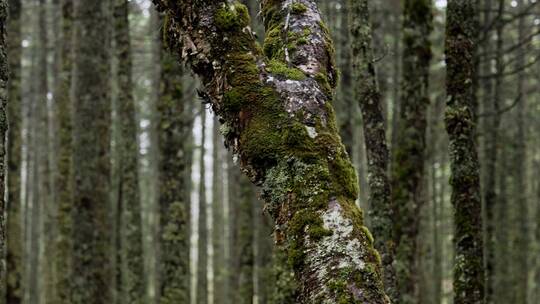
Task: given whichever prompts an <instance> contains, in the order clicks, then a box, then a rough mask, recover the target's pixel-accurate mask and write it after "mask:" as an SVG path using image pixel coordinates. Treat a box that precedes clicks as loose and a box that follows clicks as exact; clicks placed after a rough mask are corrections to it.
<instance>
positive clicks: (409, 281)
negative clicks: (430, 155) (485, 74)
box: [392, 0, 433, 304]
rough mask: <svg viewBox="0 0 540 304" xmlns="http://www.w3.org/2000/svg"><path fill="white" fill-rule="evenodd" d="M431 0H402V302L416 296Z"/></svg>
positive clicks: (397, 159) (397, 225) (398, 161)
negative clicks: (403, 0)
mask: <svg viewBox="0 0 540 304" xmlns="http://www.w3.org/2000/svg"><path fill="white" fill-rule="evenodd" d="M431 6H432V5H431V0H406V1H405V2H404V6H403V31H402V34H403V37H402V39H403V58H402V75H403V77H402V83H401V98H400V102H401V103H400V108H399V110H400V112H399V117H398V123H397V130H395V132H396V136H397V141H396V145H395V147H392V148H393V165H392V203H393V204H394V206H395V211H394V237H395V243H396V255H395V258H396V278H397V286H398V298H399V299H400V303H403V304H406V303H416V302H417V301H418V296H419V292H420V291H419V287H418V281H419V278H420V277H419V276H420V274H419V269H418V256H419V255H418V234H419V227H420V216H419V214H420V211H421V209H422V206H423V205H424V202H425V197H424V196H425V193H424V189H423V188H424V187H423V185H424V175H425V174H424V165H425V164H424V162H425V161H424V160H425V150H426V127H427V122H426V119H427V107H428V105H429V93H428V89H429V67H430V61H431V57H432V52H431V43H430V41H429V38H430V37H429V36H430V33H431V31H432V23H433V15H432V8H431Z"/></svg>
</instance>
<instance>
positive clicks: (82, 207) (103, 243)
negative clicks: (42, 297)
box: [71, 0, 112, 304]
mask: <svg viewBox="0 0 540 304" xmlns="http://www.w3.org/2000/svg"><path fill="white" fill-rule="evenodd" d="M108 7H109V3H108V1H91V2H87V1H81V0H78V1H75V2H74V17H75V18H74V31H75V33H74V42H73V54H74V60H73V65H74V67H73V83H72V85H73V88H72V92H73V95H72V96H74V98H75V99H74V111H73V113H74V116H73V177H74V188H73V193H74V195H73V197H74V199H73V210H72V216H73V232H72V233H73V272H72V274H73V278H72V279H71V282H72V283H73V286H72V290H71V291H72V298H71V303H74V304H75V303H76V304H78V303H85V304H92V303H95V304H98V303H111V302H112V293H111V289H110V288H109V285H110V282H111V275H112V271H111V268H112V263H111V258H110V253H111V250H110V245H111V237H110V232H111V223H110V217H109V215H108V210H109V195H110V192H109V181H110V124H111V117H110V115H111V112H110V110H111V106H110V100H109V95H108V91H109V90H108V87H109V52H108V50H107V45H108V42H109V40H108V34H107V33H108V28H109V27H108V22H109V17H108V16H107V13H106V12H107V9H108Z"/></svg>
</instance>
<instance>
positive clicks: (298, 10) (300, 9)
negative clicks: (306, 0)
mask: <svg viewBox="0 0 540 304" xmlns="http://www.w3.org/2000/svg"><path fill="white" fill-rule="evenodd" d="M306 11H307V7H306V6H305V5H304V4H302V3H298V2H295V3H293V5H292V7H291V12H292V13H293V14H295V15H301V14H303V13H305V12H306Z"/></svg>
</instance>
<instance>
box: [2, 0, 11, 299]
mask: <svg viewBox="0 0 540 304" xmlns="http://www.w3.org/2000/svg"><path fill="white" fill-rule="evenodd" d="M7 16H8V3H7V1H5V0H1V1H0V283H1V284H0V297H1V298H2V299H5V296H6V293H5V291H6V290H5V288H6V287H5V282H6V260H5V259H6V258H5V253H6V225H5V219H4V214H5V211H6V201H5V199H4V193H5V184H6V168H5V165H4V164H5V163H6V155H7V152H8V151H7V150H8V149H7V147H6V135H7V131H8V121H7V106H8V96H9V86H8V80H9V61H8V53H7V51H8V41H7V32H8V29H7V26H6V25H7V22H6V21H7Z"/></svg>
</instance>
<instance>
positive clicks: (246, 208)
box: [231, 168, 255, 304]
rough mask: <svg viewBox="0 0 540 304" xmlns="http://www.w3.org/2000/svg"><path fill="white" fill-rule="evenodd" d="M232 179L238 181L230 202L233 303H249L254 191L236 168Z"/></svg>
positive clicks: (251, 298)
mask: <svg viewBox="0 0 540 304" xmlns="http://www.w3.org/2000/svg"><path fill="white" fill-rule="evenodd" d="M233 169H234V170H235V171H236V174H235V175H234V176H235V178H234V179H233V181H236V182H237V183H238V185H237V188H236V190H237V191H238V193H236V195H235V196H234V198H235V201H232V202H231V205H232V206H233V208H234V211H233V212H234V219H233V223H234V231H233V235H234V237H233V238H234V243H233V244H232V246H233V248H234V249H233V250H234V253H235V254H234V259H235V263H234V266H235V267H234V268H233V269H232V271H233V273H234V278H235V280H234V283H233V289H234V290H235V293H234V294H235V297H234V300H233V303H239V304H250V303H252V301H253V292H254V290H253V266H254V254H253V253H254V252H253V249H254V248H253V232H254V224H255V223H254V221H253V205H254V204H255V200H254V198H255V193H254V191H253V185H252V184H251V183H250V182H249V180H248V179H247V178H246V177H245V176H241V175H240V172H238V171H239V170H237V168H233Z"/></svg>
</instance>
